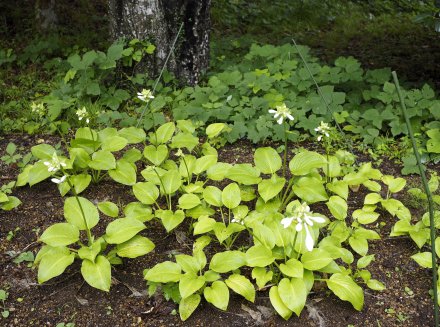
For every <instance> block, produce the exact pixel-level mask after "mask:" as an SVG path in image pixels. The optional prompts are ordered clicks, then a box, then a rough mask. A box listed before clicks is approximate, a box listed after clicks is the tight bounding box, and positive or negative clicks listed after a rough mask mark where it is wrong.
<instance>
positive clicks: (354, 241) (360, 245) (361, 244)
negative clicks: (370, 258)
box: [348, 236, 368, 256]
mask: <svg viewBox="0 0 440 327" xmlns="http://www.w3.org/2000/svg"><path fill="white" fill-rule="evenodd" d="M348 243H349V244H350V246H351V248H352V249H353V250H354V251H355V252H356V253H358V254H360V255H361V256H366V255H367V253H368V241H367V239H365V238H363V237H356V236H351V237H350V238H349V239H348Z"/></svg>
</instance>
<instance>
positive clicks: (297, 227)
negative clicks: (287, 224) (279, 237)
mask: <svg viewBox="0 0 440 327" xmlns="http://www.w3.org/2000/svg"><path fill="white" fill-rule="evenodd" d="M302 229H303V225H302V224H301V223H298V224H296V227H295V230H296V231H297V232H300V231H302Z"/></svg>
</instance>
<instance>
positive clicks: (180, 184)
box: [17, 91, 411, 320]
mask: <svg viewBox="0 0 440 327" xmlns="http://www.w3.org/2000/svg"><path fill="white" fill-rule="evenodd" d="M138 96H139V97H140V98H141V97H143V98H142V99H141V100H143V101H146V102H149V101H151V99H152V94H151V93H150V92H148V91H144V92H141V93H140V94H139V95H138ZM150 96H151V97H150ZM270 110H271V111H270V112H267V113H266V115H267V116H268V117H269V119H275V121H276V123H277V125H279V126H280V127H281V128H282V129H283V130H284V138H285V140H287V139H288V137H289V132H290V124H291V122H292V121H294V120H295V118H296V117H294V116H293V115H292V112H291V110H290V109H289V108H288V107H287V106H286V105H280V106H276V107H275V108H274V109H270ZM151 114H153V112H151ZM83 119H84V118H83ZM196 132H197V130H196V127H195V126H194V124H193V123H192V122H191V121H189V120H177V121H176V122H174V121H170V122H167V123H164V124H162V125H160V126H159V127H157V128H155V130H154V131H152V132H149V133H146V132H145V131H144V130H143V129H140V128H135V127H129V128H123V129H120V130H117V129H114V128H106V129H103V130H94V129H92V128H89V127H83V128H80V129H78V130H77V132H76V134H75V136H74V137H73V138H72V139H71V140H70V142H69V143H67V142H66V149H64V150H63V151H64V152H62V151H57V150H56V149H55V148H53V147H52V146H50V145H47V144H40V145H37V146H35V147H33V148H32V154H33V155H34V156H35V157H36V158H37V159H38V160H37V161H36V162H35V163H33V164H31V165H28V166H27V167H26V168H25V169H24V171H23V172H22V173H21V174H20V175H19V176H18V180H17V185H19V186H23V185H25V184H29V185H31V186H32V185H35V184H36V183H39V182H41V181H43V180H45V179H51V181H52V182H53V183H54V184H56V185H57V187H58V189H59V191H60V193H61V195H63V196H67V198H66V199H65V200H64V218H65V221H64V222H60V223H56V224H54V225H52V226H50V227H48V228H47V229H46V230H45V231H44V232H43V233H42V234H41V235H40V237H39V240H40V241H41V242H42V243H43V244H44V246H43V247H42V248H41V249H40V251H39V252H38V254H37V256H36V258H35V263H34V264H35V265H36V266H38V280H39V282H40V283H43V282H45V281H47V280H49V279H51V278H54V277H56V276H59V275H60V274H62V273H63V272H64V271H65V269H66V268H67V267H68V266H70V265H71V264H72V263H73V261H74V260H76V259H77V260H80V261H81V273H82V276H83V277H84V279H85V281H86V282H87V283H88V284H89V285H91V286H92V287H95V288H98V289H101V290H104V291H109V289H110V286H111V265H116V264H119V263H121V260H122V258H135V257H138V256H141V255H147V254H148V253H149V252H150V251H152V250H153V249H154V244H153V242H152V241H151V240H150V239H148V238H147V237H146V236H144V235H143V233H144V230H146V229H147V228H148V224H149V222H150V221H151V220H157V221H159V222H160V223H161V224H162V225H163V227H164V229H165V230H166V231H167V232H168V233H171V232H173V230H175V229H176V228H177V227H178V226H180V225H181V224H185V226H189V230H188V233H189V234H190V235H189V237H190V239H193V240H194V243H193V247H192V251H191V252H190V253H180V254H176V255H175V256H174V260H169V261H163V262H161V263H158V264H156V265H155V266H153V267H149V268H147V269H146V270H145V272H144V278H145V280H146V281H147V285H148V289H149V292H150V294H153V293H155V292H157V291H161V292H163V293H164V294H165V296H166V297H167V298H171V299H172V300H173V301H175V302H176V303H178V304H179V313H180V316H181V318H182V320H186V319H188V317H190V316H191V314H192V313H193V312H194V310H195V309H196V308H197V307H198V305H199V303H200V301H201V300H202V297H203V298H204V299H205V300H206V301H207V302H209V303H211V304H212V305H214V306H215V307H217V308H219V309H221V310H226V309H227V307H228V303H229V296H230V291H233V292H235V293H237V294H239V295H241V296H243V297H244V298H245V299H247V300H248V301H251V302H253V301H255V298H256V296H257V292H258V291H265V290H268V291H269V298H270V301H271V303H272V305H273V307H274V309H275V310H276V311H277V312H278V314H279V315H280V316H282V317H283V318H284V319H289V318H290V317H291V315H292V314H293V313H295V314H296V315H298V316H299V315H300V313H301V311H302V310H303V308H304V306H305V305H306V302H307V297H308V295H309V293H310V292H311V291H313V289H314V288H315V287H318V286H320V285H325V286H326V287H328V289H329V290H330V291H332V292H333V293H334V294H335V295H336V296H337V297H339V298H340V299H342V300H344V301H348V302H350V303H351V304H352V305H353V307H354V308H355V309H356V310H361V309H362V307H363V304H364V293H363V289H362V287H361V285H365V286H366V287H368V288H370V289H373V290H378V291H380V290H383V289H384V288H385V285H383V284H382V283H381V282H380V281H378V280H376V279H375V278H374V276H372V275H371V273H370V272H369V271H368V265H369V264H370V263H371V262H372V261H373V260H374V254H370V253H369V242H370V241H372V240H377V239H379V238H380V236H379V234H378V233H377V232H376V231H375V230H374V229H372V228H371V226H374V225H372V224H375V223H376V222H377V220H378V218H379V213H378V212H376V209H377V207H378V205H380V206H382V207H383V208H385V209H386V210H388V211H389V212H390V213H391V214H392V215H395V216H397V217H398V218H399V219H404V220H408V219H410V217H411V214H410V212H409V210H408V209H406V207H405V206H404V205H403V204H402V203H401V202H400V201H398V200H396V199H394V197H393V194H394V193H397V192H400V191H401V190H402V189H403V187H404V186H405V180H404V179H402V178H394V177H392V176H389V175H383V174H382V173H381V172H380V171H379V170H377V169H375V168H373V167H372V164H371V163H370V162H366V163H362V164H355V157H354V156H353V155H352V154H351V153H349V152H347V151H344V150H336V151H334V152H331V151H332V150H333V148H334V147H333V146H332V134H333V133H335V130H334V128H333V127H331V126H330V125H329V124H326V123H323V122H321V123H320V124H319V125H318V126H316V127H315V132H316V133H317V141H318V142H322V144H323V147H324V148H325V150H326V151H325V154H320V153H318V152H315V151H309V150H304V149H302V150H301V149H300V150H298V151H296V154H295V155H294V156H293V157H292V158H291V159H290V160H289V161H288V160H287V155H285V154H286V153H287V151H288V148H287V147H285V148H284V153H283V154H282V155H280V154H279V153H278V152H277V150H275V149H274V148H272V147H259V148H256V149H255V151H254V154H253V160H252V161H253V162H252V163H236V164H230V163H225V162H220V161H218V153H217V150H216V149H215V148H214V147H213V146H212V144H218V138H219V137H222V134H224V133H227V132H228V129H227V126H226V124H224V123H214V124H211V125H209V126H207V128H206V129H205V138H204V139H205V141H204V142H201V141H200V140H199V138H198V137H197V136H196ZM141 163H142V164H141ZM139 167H143V169H142V170H141V171H138V169H139ZM103 178H110V179H112V180H114V181H115V182H117V183H120V184H123V185H125V186H126V187H127V191H128V192H132V193H133V195H134V197H135V198H136V199H137V201H136V202H131V203H128V204H126V205H123V206H122V207H121V205H119V206H118V205H117V204H115V203H112V202H110V201H105V202H101V203H98V204H96V205H95V204H93V203H92V202H90V201H89V200H87V199H86V198H84V197H82V196H80V195H78V194H80V193H81V192H83V191H84V190H85V189H86V188H87V187H89V186H90V185H91V184H92V183H97V182H99V181H100V180H102V179H103ZM360 187H362V188H366V189H368V190H370V191H371V193H370V194H368V195H367V196H366V197H365V199H364V204H363V205H362V207H359V208H351V207H349V203H352V201H351V200H350V199H351V197H352V196H353V193H354V192H357V191H358V190H359V188H360ZM382 187H385V189H386V195H385V196H384V197H383V196H382V195H381V194H382V193H383V192H382ZM100 214H102V215H106V216H108V217H112V218H114V220H112V221H111V222H110V223H109V224H108V225H107V226H106V228H105V233H103V234H102V235H99V234H97V235H95V234H94V233H93V231H92V230H93V228H94V227H95V226H96V225H97V224H98V223H99V221H100ZM214 249H215V250H214ZM218 249H221V250H218ZM213 251H214V254H213V255H212V252H213Z"/></svg>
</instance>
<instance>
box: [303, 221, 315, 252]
mask: <svg viewBox="0 0 440 327" xmlns="http://www.w3.org/2000/svg"><path fill="white" fill-rule="evenodd" d="M305 229H306V248H307V250H309V251H312V250H313V246H314V245H315V241H314V240H313V237H312V235H311V234H310V230H309V228H308V227H307V226H306V227H305Z"/></svg>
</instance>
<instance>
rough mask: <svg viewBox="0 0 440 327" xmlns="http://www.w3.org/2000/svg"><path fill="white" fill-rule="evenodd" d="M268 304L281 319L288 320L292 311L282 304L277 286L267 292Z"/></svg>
mask: <svg viewBox="0 0 440 327" xmlns="http://www.w3.org/2000/svg"><path fill="white" fill-rule="evenodd" d="M269 299H270V303H271V304H272V306H273V307H274V309H275V311H276V312H277V313H278V314H279V315H280V316H281V317H283V319H284V320H289V318H290V316H292V313H293V311H291V310H290V309H289V308H288V307H287V306H286V305H285V304H284V302H283V300H282V299H281V297H280V294H279V289H278V286H272V287H271V288H270V291H269Z"/></svg>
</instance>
